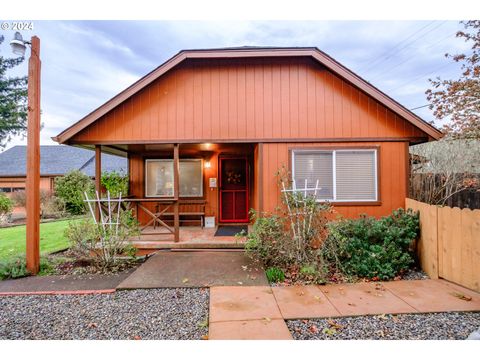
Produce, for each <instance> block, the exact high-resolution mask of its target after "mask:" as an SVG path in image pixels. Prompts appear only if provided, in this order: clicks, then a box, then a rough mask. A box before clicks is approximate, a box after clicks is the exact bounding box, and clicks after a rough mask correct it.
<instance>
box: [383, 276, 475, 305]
mask: <svg viewBox="0 0 480 360" xmlns="http://www.w3.org/2000/svg"><path fill="white" fill-rule="evenodd" d="M383 285H384V286H385V288H387V289H388V290H390V291H391V292H392V293H393V294H395V295H396V296H398V297H399V298H401V299H402V300H404V301H405V302H407V303H408V304H410V305H411V306H412V307H414V308H415V309H416V310H418V311H419V312H441V311H475V310H476V311H478V310H480V294H478V293H476V292H474V291H471V290H468V289H465V288H463V287H461V286H458V285H455V284H453V283H449V282H447V281H445V280H411V281H390V282H385V283H383ZM462 295H465V296H467V298H464V299H461V298H460V297H461V296H462ZM469 298H470V300H468V299H469Z"/></svg>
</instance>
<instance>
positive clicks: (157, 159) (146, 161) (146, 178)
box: [143, 158, 204, 199]
mask: <svg viewBox="0 0 480 360" xmlns="http://www.w3.org/2000/svg"><path fill="white" fill-rule="evenodd" d="M155 161H172V162H173V159H172V158H151V159H145V171H144V177H143V178H144V181H145V188H144V191H145V197H146V198H160V199H170V198H173V197H174V195H148V192H147V189H148V176H147V172H148V168H147V163H149V162H155ZM181 162H200V172H201V175H200V177H201V181H200V195H180V194H178V196H179V197H180V198H203V196H204V193H203V182H204V178H203V159H201V158H186V159H183V158H182V159H179V163H181ZM179 165H180V164H179ZM178 180H179V181H180V173H179V174H178ZM173 182H174V184H173V185H174V186H175V178H174V179H173Z"/></svg>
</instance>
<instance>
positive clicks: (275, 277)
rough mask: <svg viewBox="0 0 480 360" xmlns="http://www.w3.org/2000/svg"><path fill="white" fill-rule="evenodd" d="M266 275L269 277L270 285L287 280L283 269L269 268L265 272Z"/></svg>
mask: <svg viewBox="0 0 480 360" xmlns="http://www.w3.org/2000/svg"><path fill="white" fill-rule="evenodd" d="M265 275H267V280H268V282H270V283H276V282H282V281H284V280H285V273H284V272H283V270H282V269H279V268H277V267H271V268H268V269H267V270H266V271H265Z"/></svg>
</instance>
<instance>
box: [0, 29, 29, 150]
mask: <svg viewBox="0 0 480 360" xmlns="http://www.w3.org/2000/svg"><path fill="white" fill-rule="evenodd" d="M3 41H4V37H3V36H0V44H2V43H3ZM23 60H24V58H23V57H19V58H4V57H3V56H0V150H1V149H2V148H4V147H5V145H6V144H7V143H8V141H10V140H11V138H12V136H15V135H22V134H24V133H25V131H26V129H27V77H26V76H24V77H8V76H7V70H9V69H11V68H13V67H15V66H18V65H19V64H20V63H22V62H23Z"/></svg>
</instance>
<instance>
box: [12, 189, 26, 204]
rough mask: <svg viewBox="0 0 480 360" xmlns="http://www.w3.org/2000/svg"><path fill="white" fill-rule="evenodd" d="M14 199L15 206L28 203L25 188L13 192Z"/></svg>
mask: <svg viewBox="0 0 480 360" xmlns="http://www.w3.org/2000/svg"><path fill="white" fill-rule="evenodd" d="M12 200H13V202H14V204H15V206H19V207H25V206H26V205H27V194H26V193H25V190H18V191H14V192H12Z"/></svg>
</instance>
